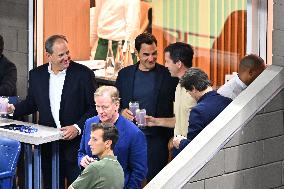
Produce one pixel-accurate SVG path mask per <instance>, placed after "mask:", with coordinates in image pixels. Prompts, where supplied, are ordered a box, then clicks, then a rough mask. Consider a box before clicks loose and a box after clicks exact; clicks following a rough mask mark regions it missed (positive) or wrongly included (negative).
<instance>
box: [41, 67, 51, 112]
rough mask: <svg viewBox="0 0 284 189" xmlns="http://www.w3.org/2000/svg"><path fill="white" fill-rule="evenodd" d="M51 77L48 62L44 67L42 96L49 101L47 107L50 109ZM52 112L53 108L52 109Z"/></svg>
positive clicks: (45, 100)
mask: <svg viewBox="0 0 284 189" xmlns="http://www.w3.org/2000/svg"><path fill="white" fill-rule="evenodd" d="M49 78H50V74H49V72H48V63H47V64H46V68H45V69H44V72H43V73H42V78H41V80H42V82H41V86H42V93H41V95H42V98H43V99H44V100H43V101H44V102H47V107H49V109H50V101H49ZM50 113H51V109H50Z"/></svg>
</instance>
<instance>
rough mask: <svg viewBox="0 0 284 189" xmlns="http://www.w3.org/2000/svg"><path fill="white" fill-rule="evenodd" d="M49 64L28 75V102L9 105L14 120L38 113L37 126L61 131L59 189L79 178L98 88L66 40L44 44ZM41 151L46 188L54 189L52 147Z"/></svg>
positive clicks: (55, 39)
mask: <svg viewBox="0 0 284 189" xmlns="http://www.w3.org/2000/svg"><path fill="white" fill-rule="evenodd" d="M45 49H46V54H47V58H48V61H49V62H48V63H46V64H43V65H41V66H39V67H37V68H35V69H33V70H31V71H30V72H29V88H28V95H27V97H26V99H25V100H23V101H22V102H20V103H18V104H16V105H15V107H14V106H13V105H10V107H9V112H13V111H14V117H15V118H17V117H19V116H22V115H28V114H32V113H35V112H36V111H38V112H39V120H38V123H39V124H41V125H45V126H48V127H55V128H58V129H60V130H61V131H62V137H63V140H60V143H59V175H60V178H59V182H60V187H59V188H65V187H64V185H65V178H66V179H67V184H68V185H70V184H71V183H72V182H73V181H74V180H75V179H76V178H77V176H78V175H79V174H80V169H79V168H78V166H77V151H78V149H79V145H80V140H81V132H82V130H83V128H84V123H85V121H86V119H87V118H89V117H92V116H94V114H95V113H96V110H95V104H94V100H93V96H94V91H95V88H96V83H95V80H94V79H95V76H94V72H93V71H92V70H90V69H89V68H87V67H86V66H83V65H80V64H78V63H75V62H73V61H72V60H71V56H70V51H69V48H68V41H67V39H66V37H65V36H62V35H53V36H50V37H49V38H48V39H47V40H46V42H45ZM41 147H42V172H43V176H44V177H43V178H44V188H45V189H48V188H51V184H52V181H51V175H52V171H53V170H52V169H51V158H52V154H51V149H52V146H51V144H50V143H47V144H43V145H41Z"/></svg>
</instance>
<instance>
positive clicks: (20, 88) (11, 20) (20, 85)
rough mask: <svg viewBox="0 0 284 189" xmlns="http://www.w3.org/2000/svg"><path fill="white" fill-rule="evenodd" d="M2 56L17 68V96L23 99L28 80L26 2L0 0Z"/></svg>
mask: <svg viewBox="0 0 284 189" xmlns="http://www.w3.org/2000/svg"><path fill="white" fill-rule="evenodd" d="M0 34H1V35H2V36H3V38H4V43H5V45H4V52H3V54H4V55H5V56H6V57H7V58H8V59H9V60H10V61H12V62H13V63H14V64H15V65H16V67H17V72H18V73H17V76H18V80H17V94H18V96H20V97H21V98H24V97H25V96H26V94H27V80H28V0H0Z"/></svg>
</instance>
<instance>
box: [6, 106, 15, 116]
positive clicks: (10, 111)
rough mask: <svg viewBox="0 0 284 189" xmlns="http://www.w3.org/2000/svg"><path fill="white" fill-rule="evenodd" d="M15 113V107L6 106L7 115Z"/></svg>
mask: <svg viewBox="0 0 284 189" xmlns="http://www.w3.org/2000/svg"><path fill="white" fill-rule="evenodd" d="M14 111H15V106H14V105H13V104H8V107H7V113H8V114H12V113H14Z"/></svg>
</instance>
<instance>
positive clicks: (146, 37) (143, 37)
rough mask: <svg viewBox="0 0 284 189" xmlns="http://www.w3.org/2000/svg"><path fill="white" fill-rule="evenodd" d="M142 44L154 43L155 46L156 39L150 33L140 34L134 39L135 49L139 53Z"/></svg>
mask: <svg viewBox="0 0 284 189" xmlns="http://www.w3.org/2000/svg"><path fill="white" fill-rule="evenodd" d="M143 43H146V44H147V45H152V44H153V43H155V44H156V45H157V39H156V37H155V36H154V35H152V34H150V33H146V32H145V33H141V34H140V35H138V36H137V37H136V39H135V49H136V50H137V51H138V52H139V51H140V49H141V46H142V44H143Z"/></svg>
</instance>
